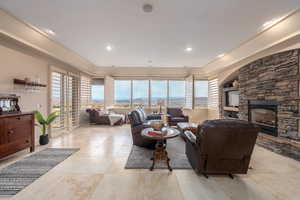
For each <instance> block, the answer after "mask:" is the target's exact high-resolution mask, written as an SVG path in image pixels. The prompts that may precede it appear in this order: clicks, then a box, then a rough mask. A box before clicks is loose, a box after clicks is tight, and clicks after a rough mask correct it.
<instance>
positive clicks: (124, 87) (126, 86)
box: [115, 80, 131, 107]
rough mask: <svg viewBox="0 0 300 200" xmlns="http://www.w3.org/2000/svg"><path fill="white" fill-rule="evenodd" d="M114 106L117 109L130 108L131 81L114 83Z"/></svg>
mask: <svg viewBox="0 0 300 200" xmlns="http://www.w3.org/2000/svg"><path fill="white" fill-rule="evenodd" d="M115 104H116V105H117V106H119V107H130V106H131V81H130V80H116V81H115Z"/></svg>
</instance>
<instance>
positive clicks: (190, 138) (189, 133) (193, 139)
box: [184, 131, 197, 145]
mask: <svg viewBox="0 0 300 200" xmlns="http://www.w3.org/2000/svg"><path fill="white" fill-rule="evenodd" d="M184 135H185V136H186V138H187V139H188V142H190V143H192V144H193V145H196V144H197V142H196V140H197V137H196V136H195V135H194V134H193V133H192V131H185V132H184Z"/></svg>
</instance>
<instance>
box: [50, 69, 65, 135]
mask: <svg viewBox="0 0 300 200" xmlns="http://www.w3.org/2000/svg"><path fill="white" fill-rule="evenodd" d="M66 102H67V98H66V76H65V75H64V74H63V73H59V72H52V73H51V104H52V106H51V112H57V113H58V117H57V119H56V120H55V121H54V122H53V123H52V126H51V128H52V129H53V130H62V129H64V128H66V127H67V112H66V110H67V103H66Z"/></svg>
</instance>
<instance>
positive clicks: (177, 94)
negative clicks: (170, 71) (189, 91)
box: [168, 80, 185, 107]
mask: <svg viewBox="0 0 300 200" xmlns="http://www.w3.org/2000/svg"><path fill="white" fill-rule="evenodd" d="M168 106H169V107H184V106H185V81H174V80H170V81H169V104H168Z"/></svg>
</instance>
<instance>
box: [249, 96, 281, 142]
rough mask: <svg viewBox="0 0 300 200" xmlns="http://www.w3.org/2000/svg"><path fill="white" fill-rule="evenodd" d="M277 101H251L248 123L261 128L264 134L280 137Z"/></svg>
mask: <svg viewBox="0 0 300 200" xmlns="http://www.w3.org/2000/svg"><path fill="white" fill-rule="evenodd" d="M277 105H278V103H277V101H274V100H269V101H268V100H250V101H249V102H248V121H251V122H253V123H254V124H256V125H258V126H259V127H260V130H261V132H262V133H265V134H269V135H272V136H274V137H277V136H278V130H277V129H278V127H277V126H278V125H277Z"/></svg>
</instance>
